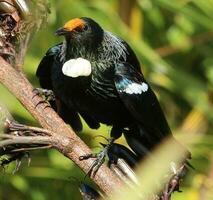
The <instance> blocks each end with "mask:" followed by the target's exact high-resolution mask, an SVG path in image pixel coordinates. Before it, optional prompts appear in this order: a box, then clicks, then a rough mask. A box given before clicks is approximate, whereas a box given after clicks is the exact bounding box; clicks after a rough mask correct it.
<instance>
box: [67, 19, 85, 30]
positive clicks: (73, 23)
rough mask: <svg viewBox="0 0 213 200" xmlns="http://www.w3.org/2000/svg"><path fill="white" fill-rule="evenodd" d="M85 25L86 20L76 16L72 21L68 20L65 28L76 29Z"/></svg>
mask: <svg viewBox="0 0 213 200" xmlns="http://www.w3.org/2000/svg"><path fill="white" fill-rule="evenodd" d="M84 26H85V22H84V21H83V20H82V19H80V18H75V19H72V20H70V21H68V22H67V23H66V24H65V25H64V27H63V28H65V29H67V30H70V31H72V30H74V29H76V28H83V27H84Z"/></svg>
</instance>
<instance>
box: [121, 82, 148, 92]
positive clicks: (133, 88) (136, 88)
mask: <svg viewBox="0 0 213 200" xmlns="http://www.w3.org/2000/svg"><path fill="white" fill-rule="evenodd" d="M147 90H148V85H147V84H146V83H144V82H143V83H141V84H138V83H130V84H128V86H127V87H126V88H125V89H124V90H123V91H122V92H125V93H127V94H141V93H142V92H146V91H147Z"/></svg>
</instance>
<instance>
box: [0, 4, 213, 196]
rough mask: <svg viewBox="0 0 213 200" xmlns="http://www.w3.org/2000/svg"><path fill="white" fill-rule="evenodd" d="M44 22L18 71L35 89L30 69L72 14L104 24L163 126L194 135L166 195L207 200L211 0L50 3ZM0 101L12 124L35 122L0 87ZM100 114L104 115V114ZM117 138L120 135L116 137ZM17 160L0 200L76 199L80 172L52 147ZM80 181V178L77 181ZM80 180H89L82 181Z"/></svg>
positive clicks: (212, 85) (94, 144) (212, 81)
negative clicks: (130, 55)
mask: <svg viewBox="0 0 213 200" xmlns="http://www.w3.org/2000/svg"><path fill="white" fill-rule="evenodd" d="M49 2H50V10H51V13H50V15H49V18H48V23H47V24H45V25H44V26H43V27H42V29H41V30H40V31H39V32H38V33H37V34H36V35H35V36H34V38H33V41H32V42H31V44H30V47H29V50H28V52H27V55H26V60H25V64H24V71H25V72H26V75H27V77H28V78H29V79H30V81H31V83H32V84H33V85H34V86H35V87H38V86H39V84H38V80H37V78H36V77H35V71H36V68H37V66H38V64H39V61H40V60H41V58H42V56H43V55H44V54H45V52H46V50H47V49H48V48H49V47H51V46H53V45H55V44H56V43H58V42H60V41H62V38H58V37H56V36H55V35H54V32H55V30H56V29H57V28H58V27H60V26H62V25H63V24H64V23H65V22H66V21H68V20H69V19H71V18H74V17H80V16H87V17H91V18H93V19H95V20H96V21H97V22H99V23H100V24H101V26H102V27H104V28H105V29H107V30H109V31H111V32H113V33H115V34H117V35H119V36H120V37H122V38H124V39H125V40H126V41H128V43H129V44H130V45H131V46H132V48H133V49H134V51H135V52H136V54H137V56H138V58H139V60H140V62H141V67H142V70H143V73H144V74H145V77H146V79H147V80H148V81H149V82H150V84H151V85H152V87H153V89H154V90H155V92H156V94H157V96H158V98H159V101H160V103H161V105H162V107H163V110H164V111H165V114H166V116H167V119H168V121H169V124H170V126H171V128H172V130H173V132H174V134H175V135H176V136H177V137H178V135H179V133H182V134H188V135H190V137H192V138H194V137H197V138H198V140H196V143H194V144H193V145H191V146H189V149H190V151H191V152H192V160H191V164H192V165H193V166H194V167H195V170H190V171H189V173H188V175H187V177H186V178H185V179H184V181H183V183H182V186H181V190H182V191H183V192H182V193H175V194H174V195H173V199H178V200H185V199H188V200H198V199H200V200H201V199H202V200H204V199H213V190H212V188H213V131H212V128H213V124H212V121H213V109H212V107H213V0H172V1H169V0H107V1H103V0H102V1H100V0H66V1H65V0H64V1H63V0H60V1H57V0H51V1H49ZM0 101H1V102H3V103H4V104H5V105H6V106H7V107H8V109H9V110H10V112H11V113H12V114H13V116H14V117H15V119H16V120H17V121H19V122H22V123H25V124H30V125H38V124H37V123H36V121H35V120H34V119H33V118H32V117H31V116H30V115H29V114H28V113H27V111H26V110H25V109H24V108H23V107H22V105H21V104H20V103H19V102H18V101H17V100H16V99H15V98H14V97H13V96H12V95H11V94H10V93H9V92H8V91H7V90H6V89H5V88H4V87H3V86H1V85H0ZM103 114H104V113H103ZM109 131H110V127H106V126H102V127H101V129H99V130H98V131H94V130H91V129H89V128H88V127H87V126H86V125H85V126H84V130H83V132H82V133H80V137H81V138H82V139H84V140H85V141H86V143H87V144H88V145H89V146H90V147H91V148H93V149H94V150H99V148H100V145H99V142H103V139H101V138H95V136H96V135H98V134H105V136H107V135H108V133H109ZM119 142H120V143H124V140H123V138H121V139H120V140H119ZM31 158H32V161H31V164H30V166H29V167H28V166H27V161H24V162H23V165H22V166H21V168H20V170H19V171H18V172H17V173H15V174H14V175H13V174H12V172H13V169H14V165H10V166H8V167H6V168H5V169H1V171H0V199H2V200H7V199H10V200H13V199H16V200H22V199H29V200H45V199H52V200H55V199H65V200H66V199H74V200H75V199H76V200H78V199H81V198H80V194H79V191H78V185H79V184H80V181H83V180H84V174H83V173H82V172H81V171H80V170H79V169H78V168H77V167H76V166H75V165H74V164H73V163H72V162H70V161H69V160H68V159H67V158H64V157H63V156H62V155H60V154H59V153H58V152H57V151H55V150H48V151H36V152H32V153H31ZM77 180H79V181H77ZM86 182H88V183H91V182H90V180H88V179H86Z"/></svg>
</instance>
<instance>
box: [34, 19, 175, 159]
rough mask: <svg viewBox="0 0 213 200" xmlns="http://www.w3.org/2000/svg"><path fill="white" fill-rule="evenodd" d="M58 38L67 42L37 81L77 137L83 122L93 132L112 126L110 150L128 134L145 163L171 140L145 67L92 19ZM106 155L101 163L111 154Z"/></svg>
mask: <svg viewBox="0 0 213 200" xmlns="http://www.w3.org/2000/svg"><path fill="white" fill-rule="evenodd" d="M56 35H58V36H64V38H65V39H64V41H63V43H60V44H57V45H55V46H53V47H52V48H50V49H49V50H48V51H47V53H46V55H45V56H44V57H43V59H42V60H41V62H40V64H39V66H38V69H37V72H36V75H37V76H38V78H39V81H40V85H41V86H42V87H43V88H45V89H49V90H53V92H54V94H55V96H56V104H55V105H53V107H54V108H55V109H57V111H58V113H59V115H60V116H61V117H62V118H63V119H64V121H65V122H67V123H69V124H70V125H71V126H72V128H73V129H74V130H75V131H80V130H81V129H82V124H81V120H80V117H79V116H81V117H82V118H83V119H84V120H85V121H86V123H87V124H88V125H89V127H90V128H92V129H97V128H99V126H100V123H103V124H106V125H110V126H112V129H111V133H110V134H111V138H110V140H109V141H110V142H109V144H108V145H107V146H105V149H109V148H108V147H109V146H110V145H111V143H113V142H114V140H116V139H117V138H119V137H120V136H121V135H122V133H123V134H124V136H125V137H126V139H127V143H128V144H129V146H130V147H131V149H132V150H133V151H134V153H135V154H136V155H137V156H138V157H139V158H140V157H143V156H144V155H146V154H148V153H150V151H151V150H152V149H153V148H154V147H156V145H158V144H160V143H161V142H162V141H163V140H164V139H165V138H166V137H168V136H170V135H171V130H170V128H169V125H168V123H167V121H166V118H165V116H164V113H163V111H162V109H161V107H160V105H159V102H158V100H157V98H156V96H155V94H154V92H153V91H152V89H151V87H150V85H149V84H148V83H147V81H146V80H145V78H144V76H143V74H142V72H141V68H140V63H139V61H138V59H137V57H136V55H135V53H134V52H133V50H132V49H131V47H130V46H129V45H128V44H127V43H126V42H125V41H124V40H123V39H121V38H119V37H117V36H115V35H114V34H112V33H111V32H108V31H105V30H103V29H102V27H101V26H100V25H99V24H98V23H96V22H95V21H94V20H93V19H90V18H87V17H81V18H76V19H72V20H70V21H68V22H67V23H66V24H65V25H64V26H63V27H62V28H59V29H58V30H57V31H56ZM174 140H175V139H174ZM100 154H101V156H100ZM100 154H99V159H98V162H97V163H101V162H102V160H103V159H104V156H105V155H106V151H102V152H101V153H100ZM88 157H90V156H85V157H84V156H83V157H82V159H84V158H88Z"/></svg>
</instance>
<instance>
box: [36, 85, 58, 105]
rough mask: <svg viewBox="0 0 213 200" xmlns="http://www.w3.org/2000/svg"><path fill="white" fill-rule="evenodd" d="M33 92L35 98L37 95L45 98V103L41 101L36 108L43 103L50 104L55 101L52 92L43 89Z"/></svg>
mask: <svg viewBox="0 0 213 200" xmlns="http://www.w3.org/2000/svg"><path fill="white" fill-rule="evenodd" d="M33 92H34V93H35V95H34V96H33V98H34V97H35V96H37V95H38V96H40V97H42V98H43V101H40V102H39V103H38V104H37V105H36V107H37V106H38V105H39V104H42V103H48V104H49V102H50V101H55V94H54V93H53V91H52V90H47V89H43V88H35V89H34V90H33Z"/></svg>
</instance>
